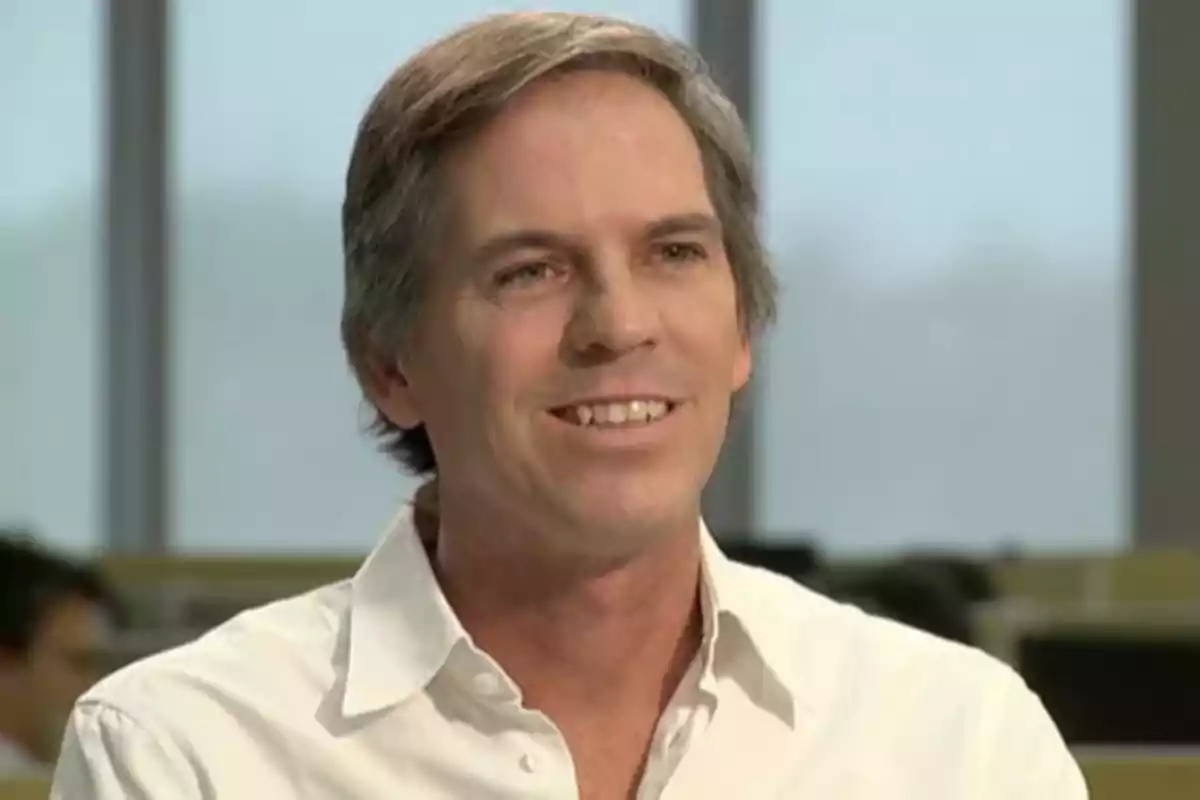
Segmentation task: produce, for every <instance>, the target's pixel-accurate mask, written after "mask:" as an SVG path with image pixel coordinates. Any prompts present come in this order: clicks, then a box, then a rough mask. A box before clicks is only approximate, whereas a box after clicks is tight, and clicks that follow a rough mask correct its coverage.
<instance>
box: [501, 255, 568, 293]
mask: <svg viewBox="0 0 1200 800" xmlns="http://www.w3.org/2000/svg"><path fill="white" fill-rule="evenodd" d="M554 274H555V271H554V265H553V264H551V263H550V262H549V261H529V262H526V263H524V264H517V265H516V266H512V267H507V268H505V269H502V270H500V271H499V272H498V273H496V277H495V284H496V286H497V287H499V288H501V289H507V288H514V289H515V288H520V287H522V286H533V285H535V284H537V283H541V282H542V281H545V280H549V279H550V278H552V277H554Z"/></svg>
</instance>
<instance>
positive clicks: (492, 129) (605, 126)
mask: <svg viewBox="0 0 1200 800" xmlns="http://www.w3.org/2000/svg"><path fill="white" fill-rule="evenodd" d="M457 166H458V170H457V174H456V177H457V178H458V180H459V186H460V188H461V189H463V190H464V191H463V194H462V196H461V199H462V200H463V202H464V209H463V210H464V211H465V212H466V220H467V221H470V222H473V223H475V224H477V225H478V224H482V225H484V227H487V228H489V229H491V230H489V231H487V232H486V233H488V234H490V233H492V232H494V231H495V229H504V228H507V227H511V228H522V227H530V226H534V227H539V228H544V227H549V228H557V229H561V230H572V231H577V232H582V231H586V230H588V229H592V228H597V227H600V226H611V225H616V224H623V225H629V226H638V227H640V226H642V225H644V224H645V223H646V221H647V220H650V219H656V218H660V217H663V216H667V215H670V214H674V213H679V212H680V211H683V210H689V211H690V210H695V209H697V208H698V207H700V208H702V209H703V208H707V207H708V206H709V203H708V197H707V189H706V186H705V183H704V171H703V164H702V162H701V158H700V150H699V147H698V146H697V144H696V141H695V138H694V137H693V136H692V133H691V131H690V129H689V128H688V126H687V124H686V123H685V122H684V120H683V118H682V117H681V116H680V115H679V113H678V112H677V111H676V110H675V108H674V107H673V106H672V105H671V104H670V102H669V101H668V100H667V99H666V98H665V97H664V96H662V95H661V94H660V93H659V92H658V91H657V90H655V89H654V88H653V87H651V86H649V85H647V84H645V83H643V82H642V81H639V80H638V79H636V78H633V77H631V76H628V75H624V74H621V73H605V72H581V73H570V74H566V75H562V76H557V77H555V78H553V79H547V80H544V81H541V82H539V83H537V84H534V85H533V86H531V87H530V88H529V89H527V90H526V91H525V92H523V93H522V94H521V95H519V96H518V97H517V98H515V99H514V101H513V103H512V104H511V105H510V106H509V108H507V109H506V110H505V112H504V113H503V114H501V115H500V116H499V117H498V118H497V119H496V120H494V121H493V122H492V123H491V124H490V125H489V126H488V127H487V128H485V129H484V130H483V131H482V132H481V133H480V135H479V137H478V138H477V139H475V140H474V141H473V142H472V145H471V147H470V148H468V149H466V150H464V152H463V153H462V157H461V159H460V160H459V163H458V164H457ZM480 233H483V232H482V231H480Z"/></svg>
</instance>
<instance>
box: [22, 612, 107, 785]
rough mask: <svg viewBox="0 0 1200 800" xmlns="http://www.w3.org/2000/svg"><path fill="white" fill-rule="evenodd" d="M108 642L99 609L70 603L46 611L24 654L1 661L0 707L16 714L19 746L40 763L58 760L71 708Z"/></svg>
mask: <svg viewBox="0 0 1200 800" xmlns="http://www.w3.org/2000/svg"><path fill="white" fill-rule="evenodd" d="M110 636H111V632H110V626H109V623H108V619H107V617H106V615H105V613H104V611H103V610H102V609H101V608H100V607H99V606H97V605H95V604H94V603H92V602H90V601H88V600H86V599H84V598H76V597H68V598H63V599H62V600H59V601H58V602H56V603H54V604H53V605H51V606H50V607H49V608H48V609H47V610H46V612H45V614H44V615H43V618H42V624H41V627H40V628H39V630H38V632H37V635H36V636H35V638H34V641H33V643H32V645H31V646H30V648H29V650H28V651H27V652H26V653H24V654H23V655H20V656H3V657H0V687H2V690H3V695H4V702H5V703H10V704H13V707H15V708H19V709H20V714H19V717H20V718H21V720H23V724H22V727H23V729H24V733H23V737H24V738H25V739H27V740H28V741H25V742H23V743H24V744H25V745H26V746H27V747H29V748H30V749H31V750H32V754H33V755H34V756H35V757H37V758H39V759H40V760H42V761H45V762H46V763H51V762H53V760H54V758H55V757H56V756H57V753H58V748H59V745H60V743H61V741H62V735H63V730H64V728H65V725H66V721H67V717H68V715H69V714H70V711H71V707H72V706H73V705H74V703H75V701H76V700H77V699H78V698H79V696H80V695H81V694H83V692H84V691H86V690H87V689H88V688H89V687H90V686H91V685H92V684H93V683H94V682H95V681H96V680H97V678H98V677H99V674H100V672H99V670H100V663H101V661H102V658H103V657H104V655H106V654H107V652H108V648H109V644H110V642H109V638H110Z"/></svg>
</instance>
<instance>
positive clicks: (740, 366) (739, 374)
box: [730, 336, 754, 394]
mask: <svg viewBox="0 0 1200 800" xmlns="http://www.w3.org/2000/svg"><path fill="white" fill-rule="evenodd" d="M753 366H754V354H753V352H752V350H751V347H750V339H749V337H747V336H743V337H742V341H741V345H740V346H739V348H738V352H737V355H736V356H735V357H734V360H733V374H732V375H731V376H730V377H731V379H732V386H731V387H730V389H731V390H732V392H733V393H735V394H736V393H737V392H740V391H741V390H742V389H743V388H744V387H745V386H746V384H747V383H748V382H749V381H750V373H751V372H752V371H753Z"/></svg>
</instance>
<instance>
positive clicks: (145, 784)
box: [50, 703, 203, 800]
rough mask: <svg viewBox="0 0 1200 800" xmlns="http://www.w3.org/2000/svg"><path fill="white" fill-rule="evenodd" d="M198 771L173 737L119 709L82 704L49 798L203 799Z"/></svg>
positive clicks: (68, 733)
mask: <svg viewBox="0 0 1200 800" xmlns="http://www.w3.org/2000/svg"><path fill="white" fill-rule="evenodd" d="M202 796H203V795H202V793H201V791H200V786H199V781H198V778H197V776H196V772H195V770H194V769H193V768H192V765H191V764H190V763H189V761H188V759H187V757H186V756H185V755H184V753H183V752H182V751H181V750H180V749H179V748H178V747H177V746H176V745H175V744H173V743H172V742H171V741H170V739H169V738H167V737H164V736H163V735H161V734H158V733H157V732H154V731H151V730H150V729H148V728H147V727H146V726H145V725H144V724H142V723H139V722H138V721H137V720H134V719H133V718H131V717H130V716H129V715H127V714H125V713H124V712H122V711H121V710H119V709H116V708H113V707H111V706H107V705H104V704H100V703H80V704H79V705H77V706H76V708H75V710H74V711H73V712H72V714H71V719H70V721H69V722H68V724H67V731H66V735H65V738H64V740H63V746H62V752H61V754H60V755H59V759H58V763H57V766H56V768H55V771H54V782H53V787H52V788H51V790H50V800H159V799H160V798H168V797H169V798H171V800H192V799H193V798H194V799H195V800H200V798H202Z"/></svg>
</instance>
